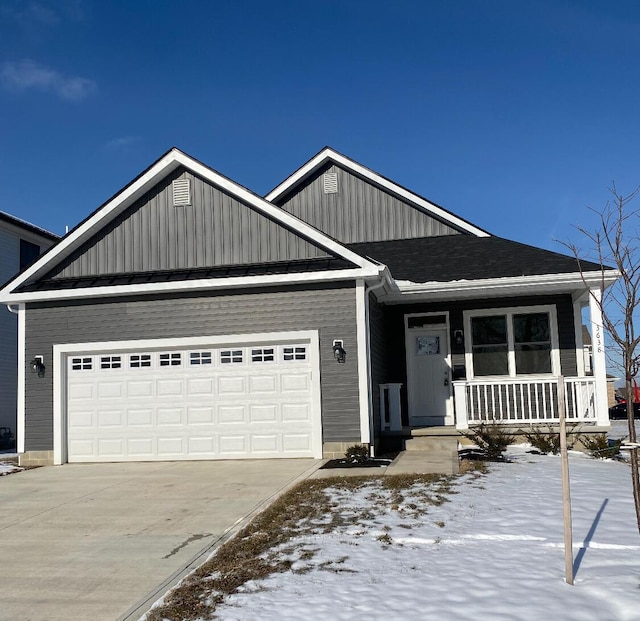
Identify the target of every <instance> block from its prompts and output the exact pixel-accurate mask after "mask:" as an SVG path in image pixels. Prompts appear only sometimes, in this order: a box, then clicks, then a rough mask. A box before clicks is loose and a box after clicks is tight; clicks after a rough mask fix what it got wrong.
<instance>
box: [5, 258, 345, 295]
mask: <svg viewBox="0 0 640 621" xmlns="http://www.w3.org/2000/svg"><path fill="white" fill-rule="evenodd" d="M352 267H354V265H353V264H352V263H351V262H349V261H347V260H345V259H340V258H335V257H326V258H319V259H302V260H297V261H280V262H277V263H261V264H247V265H225V266H221V267H205V268H197V269H196V268H194V269H180V270H165V271H158V272H137V273H130V274H102V275H98V276H83V277H78V278H50V279H47V280H39V281H37V282H34V283H28V284H26V285H22V286H21V287H19V288H18V289H17V291H19V292H28V291H50V290H55V291H59V290H68V289H84V288H86V287H110V286H118V285H140V284H149V283H159V282H177V281H181V280H200V279H211V278H235V277H240V276H264V275H266V274H300V273H307V272H322V271H325V270H344V269H349V268H352Z"/></svg>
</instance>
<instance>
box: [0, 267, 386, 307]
mask: <svg viewBox="0 0 640 621" xmlns="http://www.w3.org/2000/svg"><path fill="white" fill-rule="evenodd" d="M383 272H384V268H383V266H371V267H366V268H360V267H356V268H353V269H342V270H332V271H325V272H302V273H296V274H275V275H274V274H269V275H265V276H240V277H235V278H207V279H200V280H183V281H172V282H160V283H158V282H154V283H148V284H135V285H113V286H106V287H83V288H78V289H60V290H42V291H29V292H23V293H20V292H15V293H4V292H0V304H8V305H11V304H20V303H28V302H52V301H57V300H71V299H83V298H105V297H124V296H141V295H153V294H169V293H190V292H194V291H211V292H221V291H225V290H237V289H244V288H246V289H249V288H256V287H277V286H287V285H301V284H310V283H326V282H343V281H349V280H367V281H369V280H379V279H380V278H381V277H383ZM3 293H4V294H3Z"/></svg>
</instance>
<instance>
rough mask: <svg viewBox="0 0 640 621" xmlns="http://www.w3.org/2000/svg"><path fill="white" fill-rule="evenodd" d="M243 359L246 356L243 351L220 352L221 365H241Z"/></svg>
mask: <svg viewBox="0 0 640 621" xmlns="http://www.w3.org/2000/svg"><path fill="white" fill-rule="evenodd" d="M243 359H244V356H243V352H242V350H241V349H223V350H222V351H221V352H220V363H221V364H239V363H241V362H242V361H243Z"/></svg>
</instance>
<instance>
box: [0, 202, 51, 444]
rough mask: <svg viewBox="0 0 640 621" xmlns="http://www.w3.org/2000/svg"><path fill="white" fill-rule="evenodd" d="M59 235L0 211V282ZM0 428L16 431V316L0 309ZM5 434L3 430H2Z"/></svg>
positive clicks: (24, 265)
mask: <svg viewBox="0 0 640 621" xmlns="http://www.w3.org/2000/svg"><path fill="white" fill-rule="evenodd" d="M57 239H58V236H57V235H55V234H53V233H50V232H49V231H45V230H44V229H42V228H40V227H38V226H35V225H33V224H30V223H28V222H25V221H24V220H21V219H20V218H16V217H15V216H11V215H9V214H8V213H4V212H3V211H0V282H6V281H7V280H8V279H9V278H11V277H12V276H13V275H14V274H15V273H16V272H18V271H19V270H21V269H23V268H24V267H26V266H27V265H29V264H30V263H32V262H33V261H34V259H36V258H37V257H38V256H39V255H40V253H41V252H42V251H43V250H46V249H47V248H49V246H51V245H52V244H53V243H54V242H55V241H57ZM0 342H1V343H2V349H1V350H0V399H1V405H0V428H4V429H7V428H8V429H9V430H10V433H11V435H12V436H15V434H16V407H17V394H16V393H17V385H18V365H17V351H18V317H17V315H16V314H11V313H9V312H7V310H6V309H3V310H2V311H1V312H0ZM4 433H6V432H4Z"/></svg>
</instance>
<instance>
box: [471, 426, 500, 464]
mask: <svg viewBox="0 0 640 621" xmlns="http://www.w3.org/2000/svg"><path fill="white" fill-rule="evenodd" d="M463 435H464V437H465V438H467V439H468V440H471V441H472V442H473V443H474V444H476V445H477V446H478V447H479V448H480V450H481V451H482V453H483V454H484V455H486V458H487V459H489V460H490V461H503V460H504V457H503V455H502V454H503V453H504V452H505V451H506V450H507V447H508V446H509V444H511V436H510V435H509V434H508V433H507V432H506V431H505V430H504V427H502V426H500V425H498V424H496V423H480V425H478V427H474V428H473V429H470V430H469V431H467V432H466V433H464V434H463Z"/></svg>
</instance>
